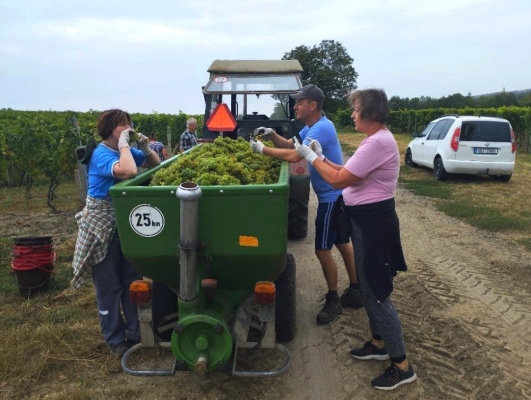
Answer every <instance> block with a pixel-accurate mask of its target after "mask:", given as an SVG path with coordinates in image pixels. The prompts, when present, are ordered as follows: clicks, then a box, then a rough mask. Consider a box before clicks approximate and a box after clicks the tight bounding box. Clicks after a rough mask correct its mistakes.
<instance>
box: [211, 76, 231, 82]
mask: <svg viewBox="0 0 531 400" xmlns="http://www.w3.org/2000/svg"><path fill="white" fill-rule="evenodd" d="M227 81H228V79H227V78H226V77H225V76H216V77H215V78H214V82H216V83H225V82H227Z"/></svg>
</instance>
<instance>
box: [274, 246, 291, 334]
mask: <svg viewBox="0 0 531 400" xmlns="http://www.w3.org/2000/svg"><path fill="white" fill-rule="evenodd" d="M295 281H296V267H295V258H294V257H293V254H289V253H288V254H286V268H285V269H284V272H282V274H280V276H279V277H278V278H277V280H276V281H275V286H276V288H277V296H276V301H275V326H276V334H277V342H289V341H290V340H292V339H293V338H294V337H295V313H296V312H295V310H296V302H295Z"/></svg>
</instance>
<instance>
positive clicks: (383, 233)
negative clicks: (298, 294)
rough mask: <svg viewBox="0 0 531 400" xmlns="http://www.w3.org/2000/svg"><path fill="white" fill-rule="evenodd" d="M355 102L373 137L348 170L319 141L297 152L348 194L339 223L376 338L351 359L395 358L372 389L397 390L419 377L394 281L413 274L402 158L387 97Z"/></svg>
mask: <svg viewBox="0 0 531 400" xmlns="http://www.w3.org/2000/svg"><path fill="white" fill-rule="evenodd" d="M349 100H350V103H351V105H352V108H353V110H354V111H353V113H352V119H353V121H354V126H355V129H356V130H357V131H358V132H363V133H365V134H366V135H367V137H366V138H365V139H363V141H362V142H361V144H360V146H359V147H358V149H357V150H356V152H355V153H354V154H353V155H352V157H351V158H350V159H349V160H348V161H347V163H346V164H345V165H337V164H334V163H332V162H330V161H329V160H327V159H326V157H324V156H323V155H322V151H321V146H320V144H319V143H318V142H316V141H314V142H311V143H310V145H309V146H306V145H301V144H299V143H298V142H297V143H296V149H297V152H298V154H299V155H300V156H301V157H304V158H305V159H306V160H308V162H310V163H311V164H312V166H313V168H314V169H315V170H316V171H317V172H319V174H320V175H321V176H322V177H323V179H324V180H325V181H326V182H328V183H329V184H330V185H332V186H333V187H335V188H337V189H343V199H342V200H340V201H341V205H340V208H341V210H342V212H341V215H340V217H339V220H338V223H339V225H340V227H342V228H341V229H348V230H349V232H350V235H351V238H352V243H353V245H354V257H355V263H356V272H357V274H358V284H359V287H360V291H361V295H362V299H363V301H364V304H365V310H366V312H367V316H368V318H369V326H370V330H371V335H372V337H371V339H370V340H369V341H367V342H366V343H365V344H364V346H363V347H361V348H356V349H353V350H351V352H350V355H351V356H352V357H354V358H356V359H358V360H388V359H391V366H390V367H389V368H387V369H386V370H385V372H384V373H383V374H382V375H380V376H378V377H376V378H375V379H373V380H372V382H371V384H372V386H373V387H375V388H376V389H382V390H392V389H395V388H397V387H398V386H400V385H402V384H404V383H410V382H413V381H414V380H415V379H416V378H417V375H416V374H415V372H414V371H413V367H412V366H411V365H410V364H409V362H408V360H407V358H406V346H405V343H404V337H403V333H402V324H401V322H400V317H399V315H398V313H397V311H396V309H395V307H394V305H393V303H392V301H391V293H392V291H393V277H394V276H395V275H396V274H397V271H406V269H407V266H406V262H405V260H404V254H403V251H402V245H401V242H400V228H399V221H398V216H397V214H396V210H395V200H394V196H395V190H396V184H397V181H398V173H399V171H400V154H399V151H398V146H397V143H396V140H395V138H394V137H393V134H392V133H391V132H390V131H389V130H388V129H387V127H386V122H387V118H388V116H389V102H388V100H387V96H386V94H385V92H384V91H383V90H380V89H366V90H358V91H355V92H352V93H351V94H350V95H349ZM312 149H313V150H312ZM314 150H315V151H314Z"/></svg>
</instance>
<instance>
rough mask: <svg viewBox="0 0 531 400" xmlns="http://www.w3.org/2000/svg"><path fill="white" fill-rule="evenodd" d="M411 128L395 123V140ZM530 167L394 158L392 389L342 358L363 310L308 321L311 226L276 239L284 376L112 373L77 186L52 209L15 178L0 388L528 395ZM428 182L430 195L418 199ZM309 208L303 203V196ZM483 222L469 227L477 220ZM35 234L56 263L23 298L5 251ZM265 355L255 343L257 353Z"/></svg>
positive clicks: (262, 395) (363, 331)
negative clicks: (292, 285)
mask: <svg viewBox="0 0 531 400" xmlns="http://www.w3.org/2000/svg"><path fill="white" fill-rule="evenodd" d="M362 138H363V136H362V135H358V134H351V133H341V134H340V139H341V142H342V144H343V149H344V151H345V153H347V155H348V154H349V152H350V153H351V152H352V151H353V150H354V149H355V148H356V146H357V145H358V144H359V142H360V141H361V139H362ZM409 138H410V136H409V135H403V136H402V135H397V139H398V141H399V144H400V147H401V150H403V149H405V145H406V144H407V142H408V141H409ZM529 168H530V160H529V158H526V157H525V156H520V154H519V155H518V156H517V171H516V172H515V174H514V176H513V179H512V180H511V181H510V182H508V183H500V182H495V181H494V180H490V179H487V178H485V177H462V178H452V179H450V180H449V181H448V182H446V183H440V182H435V183H434V181H433V178H432V175H431V171H429V170H423V169H412V170H409V169H406V168H405V167H404V168H403V169H402V174H401V175H402V178H401V182H400V185H399V189H398V192H397V197H396V199H397V209H398V214H399V217H400V222H401V231H402V241H403V244H404V250H405V254H406V259H407V261H408V265H409V271H408V272H406V273H404V274H400V275H399V276H398V277H397V279H396V285H395V292H394V294H393V296H394V300H395V305H396V306H397V308H398V310H399V313H400V315H401V317H402V321H403V324H404V332H405V337H406V344H407V346H408V354H409V358H410V360H411V362H412V364H413V366H414V367H415V369H416V372H417V375H418V376H419V379H418V381H417V382H415V383H413V384H411V385H405V386H404V387H401V388H399V389H398V390H396V391H394V392H391V393H382V392H379V391H376V390H374V389H372V388H371V387H370V383H369V382H370V379H372V378H373V377H374V376H375V375H377V374H379V373H380V372H381V371H383V369H384V367H385V366H386V364H385V363H384V362H380V361H369V362H360V361H356V360H353V359H351V358H350V356H348V351H349V350H350V348H351V347H354V346H358V345H360V344H362V343H363V342H364V341H365V340H366V339H367V338H368V330H367V322H366V317H365V315H364V312H363V311H362V310H355V311H353V310H345V311H344V313H343V314H342V315H341V316H340V318H338V319H337V320H336V321H334V323H332V324H331V325H329V326H317V325H316V324H315V314H316V313H317V311H318V310H319V309H320V307H321V303H320V298H321V297H322V295H323V294H324V292H325V285H324V279H323V278H322V273H321V271H320V267H319V264H318V261H317V259H316V258H315V255H314V254H313V231H312V230H311V229H310V232H309V234H308V237H307V238H306V239H303V240H300V241H290V242H289V244H288V251H289V252H290V253H292V254H293V255H294V256H295V260H296V263H297V268H298V278H297V279H298V281H297V283H298V287H297V296H298V299H297V300H298V304H297V312H298V317H297V324H298V332H297V335H296V337H295V339H294V340H293V341H292V342H290V343H288V344H287V346H288V348H289V350H290V351H291V353H292V357H293V362H292V365H291V367H290V369H289V370H288V371H287V372H286V373H285V374H284V375H281V376H279V377H277V378H270V379H266V378H252V379H249V378H238V379H235V378H232V377H230V376H229V375H227V374H225V373H221V372H216V373H211V374H209V375H206V376H197V375H195V374H192V373H184V374H178V375H176V376H173V377H132V376H129V375H126V374H124V373H123V372H122V371H121V368H120V364H119V361H118V360H117V359H115V358H113V357H112V356H111V355H110V354H109V353H108V351H107V349H106V348H105V346H104V344H103V341H102V339H101V336H100V333H99V326H98V319H97V318H98V317H97V314H96V307H95V300H94V293H93V289H92V287H91V286H89V285H86V286H84V287H83V288H82V289H81V290H80V291H78V292H74V291H72V290H71V289H70V288H69V287H68V281H69V277H70V275H69V274H70V269H69V268H70V262H71V257H72V252H73V246H74V241H75V235H76V229H77V227H76V225H75V220H74V214H75V212H76V211H77V210H78V209H80V203H79V202H78V201H77V199H76V190H75V186H74V185H73V184H69V185H64V187H63V188H61V186H60V187H59V189H58V191H59V195H60V198H59V199H58V208H59V210H60V211H59V213H57V214H50V213H49V209H47V207H46V204H45V192H46V190H45V188H44V189H43V193H44V194H42V193H41V192H40V191H39V190H35V195H34V198H33V199H32V200H30V201H29V202H27V203H26V202H25V201H24V198H23V195H22V194H21V193H17V191H16V190H12V189H9V190H7V189H1V190H0V211H1V212H0V227H1V228H0V246H1V247H0V263H1V264H0V265H1V268H2V274H1V275H0V277H1V279H0V281H1V283H0V312H1V313H2V320H3V324H2V327H1V328H0V330H1V337H2V339H1V340H2V349H3V351H2V353H1V355H0V398H6V399H41V398H46V399H109V398H112V399H131V398H143V399H161V398H164V399H284V398H290V399H322V398H330V399H383V398H385V399H464V398H466V399H492V398H496V399H515V398H527V397H530V396H531V392H530V389H529V388H530V387H531V384H530V381H529V378H528V374H527V371H529V368H530V367H531V350H529V348H530V346H529V344H530V343H529V339H528V332H529V329H530V328H531V313H530V312H529V310H530V309H531V265H530V261H529V260H530V259H531V257H530V256H531V250H530V249H529V246H528V243H529V242H528V241H529V231H530V229H529V220H530V215H529V211H527V210H528V206H526V204H529V200H528V199H529V197H530V195H531V193H530V191H531V189H530V188H531V182H530V181H529V179H530V176H531V172H530V170H529ZM408 187H409V188H408ZM422 190H424V192H422ZM414 192H416V193H419V194H420V195H415V194H414ZM433 194H436V195H437V196H433V197H428V196H429V195H433ZM61 196H63V197H61ZM461 199H463V200H461ZM461 202H462V203H461ZM456 203H457V204H458V205H459V207H457V206H456V207H455V208H449V212H450V213H452V212H454V213H455V212H456V210H459V209H460V208H462V207H464V205H461V204H465V205H466V203H469V204H472V205H478V207H480V205H481V204H483V205H485V206H488V212H490V213H493V214H494V216H495V217H496V219H497V221H498V225H496V219H495V220H494V222H493V221H491V222H489V224H490V225H489V224H487V223H486V222H480V221H481V219H480V218H479V216H481V214H486V212H485V208H483V209H479V210H478V209H474V208H470V209H469V210H470V211H469V212H468V213H467V215H465V216H464V217H470V216H471V215H472V216H473V215H474V210H475V212H476V215H477V216H476V218H475V219H472V220H470V221H469V222H465V221H466V218H465V219H464V220H460V219H457V218H456V216H458V215H455V216H450V215H448V214H447V213H445V212H443V211H441V210H440V209H439V208H443V207H444V205H445V204H446V205H447V206H446V207H448V204H450V205H453V204H456ZM485 206H484V207H485ZM310 210H312V211H311V212H315V197H314V196H312V199H311V205H310ZM482 210H483V211H482ZM493 210H494V211H493ZM526 213H527V214H526ZM312 219H313V216H312V215H310V220H312ZM481 223H483V224H484V225H482V226H483V228H481V229H480V228H478V227H477V226H476V225H479V224H481ZM310 226H311V224H310ZM312 229H313V227H312ZM34 235H53V237H54V241H55V243H56V246H57V254H58V258H57V261H56V272H57V273H56V274H55V275H54V276H53V277H52V281H51V288H50V290H49V291H48V292H47V293H45V294H42V295H38V296H36V297H34V298H32V299H25V298H23V297H22V296H21V295H20V294H19V293H18V291H17V288H16V285H15V284H14V283H13V277H12V276H11V275H10V273H9V272H8V271H9V263H10V251H11V246H12V238H13V237H18V236H34ZM335 256H336V257H339V255H338V254H335ZM338 260H339V258H338ZM345 285H346V274H345V273H344V272H343V271H342V270H341V269H340V287H341V288H343V287H344V286H345ZM146 356H149V355H146ZM267 356H268V355H267V354H266V355H258V356H257V357H256V360H255V361H257V362H261V361H264V359H265V358H266V357H267ZM163 357H164V354H163Z"/></svg>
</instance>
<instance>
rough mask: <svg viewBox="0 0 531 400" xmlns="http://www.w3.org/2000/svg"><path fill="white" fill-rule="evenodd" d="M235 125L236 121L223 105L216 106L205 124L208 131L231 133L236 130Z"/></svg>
mask: <svg viewBox="0 0 531 400" xmlns="http://www.w3.org/2000/svg"><path fill="white" fill-rule="evenodd" d="M236 125H237V122H236V119H234V115H232V114H231V113H230V110H229V107H227V105H226V104H225V103H220V104H218V105H217V106H216V108H215V109H214V111H213V112H212V114H210V117H209V118H208V121H207V122H206V127H207V128H208V130H209V131H219V132H228V131H233V130H234V129H236Z"/></svg>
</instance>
